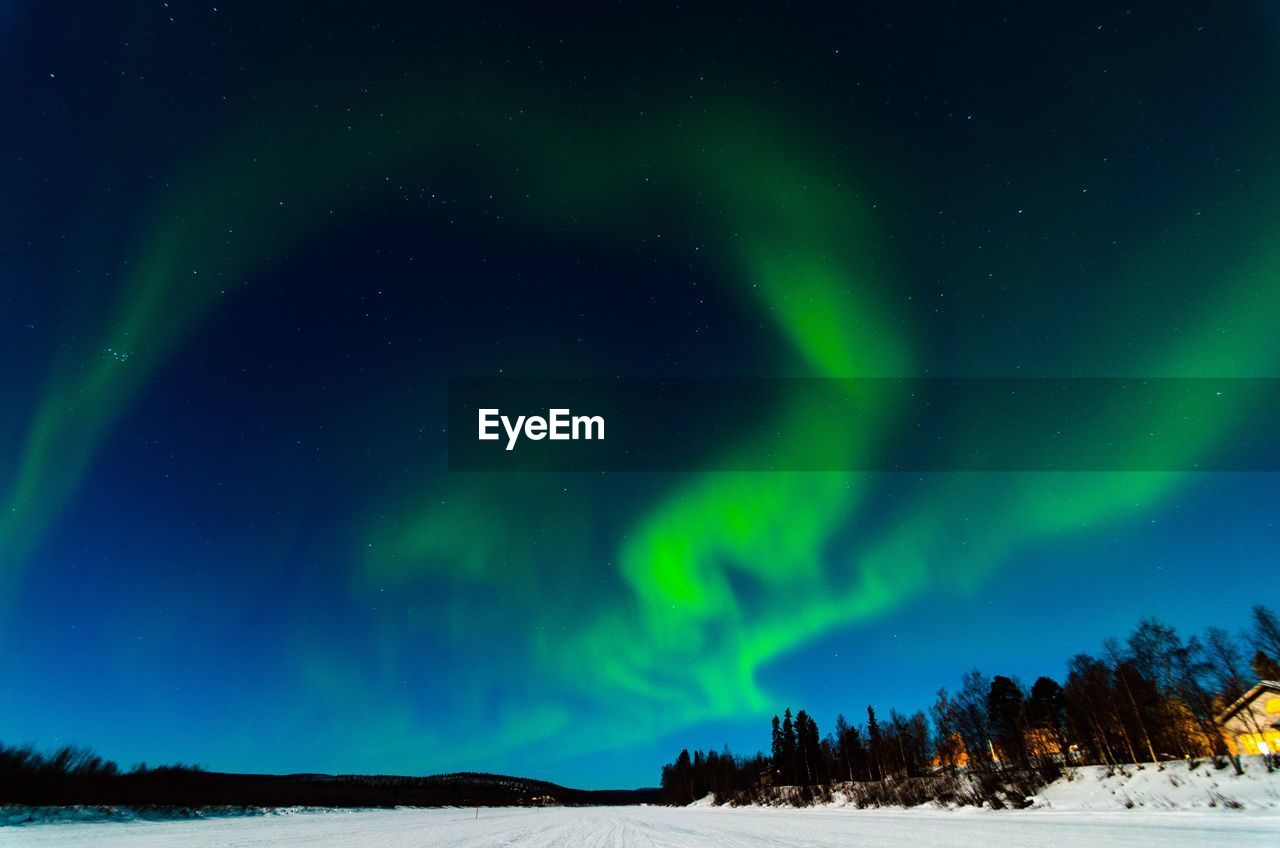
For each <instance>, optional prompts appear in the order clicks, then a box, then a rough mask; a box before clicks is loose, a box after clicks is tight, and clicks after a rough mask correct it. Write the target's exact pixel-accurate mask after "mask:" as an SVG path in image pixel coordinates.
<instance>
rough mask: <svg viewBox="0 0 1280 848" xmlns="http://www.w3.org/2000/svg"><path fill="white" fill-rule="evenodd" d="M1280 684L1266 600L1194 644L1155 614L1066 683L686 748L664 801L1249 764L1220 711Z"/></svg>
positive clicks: (935, 794) (668, 769)
mask: <svg viewBox="0 0 1280 848" xmlns="http://www.w3.org/2000/svg"><path fill="white" fill-rule="evenodd" d="M1277 679H1280V620H1278V619H1277V617H1276V615H1275V613H1274V612H1273V611H1272V610H1270V609H1268V608H1266V607H1263V606H1255V607H1254V608H1253V610H1252V615H1251V620H1250V626H1249V628H1248V629H1247V630H1246V631H1245V632H1242V633H1239V634H1232V633H1230V632H1228V631H1227V630H1225V629H1223V628H1220V627H1210V628H1208V629H1207V630H1205V631H1204V633H1203V634H1200V635H1193V636H1191V637H1189V638H1187V639H1183V638H1182V637H1181V636H1180V635H1179V634H1178V632H1177V631H1176V630H1175V629H1174V628H1172V627H1170V626H1169V625H1167V624H1165V623H1163V622H1161V621H1159V620H1157V619H1154V618H1146V619H1143V620H1142V621H1140V622H1139V623H1138V625H1137V627H1135V628H1134V630H1133V632H1132V633H1130V634H1129V635H1128V637H1127V638H1125V639H1123V640H1120V639H1114V638H1112V639H1107V640H1106V641H1104V642H1103V644H1102V649H1101V651H1100V652H1099V653H1097V654H1088V653H1081V654H1077V655H1076V656H1074V657H1072V658H1071V659H1070V660H1069V661H1068V663H1067V673H1066V678H1065V680H1063V681H1061V682H1059V681H1058V680H1055V679H1053V678H1052V677H1048V676H1042V677H1038V678H1036V679H1035V680H1034V681H1033V682H1032V684H1031V685H1030V686H1029V687H1028V686H1026V685H1025V684H1024V683H1023V682H1021V681H1020V680H1018V679H1017V678H1014V677H1009V676H1004V675H999V674H997V675H994V676H988V675H986V674H984V673H982V672H981V671H978V670H977V669H974V670H972V671H969V672H967V673H965V674H964V675H963V676H962V677H961V679H960V685H959V687H958V688H957V689H955V691H949V690H948V689H946V688H945V687H944V688H941V689H939V690H938V691H937V695H936V699H935V700H934V702H933V704H932V705H931V706H929V708H928V711H927V713H926V711H924V710H917V711H915V712H911V713H906V712H900V711H898V710H897V709H894V708H889V709H887V710H878V709H877V708H876V707H874V706H867V707H866V708H865V711H862V710H860V711H859V712H858V714H857V718H856V719H855V720H853V721H851V720H850V719H849V718H847V717H846V716H845V715H844V714H841V715H838V716H837V717H836V718H835V722H834V724H833V726H832V727H831V729H830V731H829V732H827V733H826V734H825V735H824V734H822V732H821V731H820V730H819V728H818V724H817V722H816V721H815V719H814V718H813V716H812V715H810V714H809V713H807V712H806V711H804V710H797V711H796V712H795V713H794V714H793V713H792V711H791V710H790V709H789V708H788V709H786V710H785V711H784V712H783V713H782V715H781V716H777V715H775V716H774V717H773V719H772V723H771V727H770V736H769V739H770V744H769V750H768V752H767V753H765V752H763V751H762V752H759V753H756V754H753V755H750V756H739V755H735V754H734V753H733V752H732V751H730V750H729V749H728V748H727V747H724V748H722V749H720V750H718V751H717V750H715V749H712V750H707V751H703V750H694V751H693V752H692V753H690V752H689V750H688V749H685V750H682V751H681V752H680V753H679V755H678V756H677V757H676V759H675V761H674V762H672V763H669V764H667V765H665V766H663V768H662V790H663V799H664V801H665V802H666V803H669V804H687V803H690V802H691V801H694V800H697V799H700V798H703V797H706V796H708V795H710V796H714V799H715V801H716V802H718V803H750V802H754V801H759V800H762V799H765V798H774V799H777V798H779V797H781V798H784V799H786V800H787V801H789V802H792V803H801V804H803V803H812V802H814V801H820V800H823V799H824V798H829V797H830V796H831V791H832V788H833V787H834V786H835V785H837V784H845V785H847V786H848V787H849V788H850V789H852V790H855V791H854V793H853V794H854V797H855V798H857V799H860V800H865V801H866V803H867V804H868V805H877V804H882V803H894V804H899V803H901V804H907V805H910V804H913V803H922V802H924V801H929V800H939V801H949V802H956V803H983V802H995V803H998V804H1005V803H1009V802H1010V799H1012V800H1013V803H1015V804H1016V802H1017V799H1018V798H1020V797H1025V796H1026V795H1028V794H1032V793H1033V792H1034V791H1035V790H1036V789H1037V788H1038V787H1039V786H1042V785H1044V784H1045V783H1047V782H1049V781H1051V780H1053V779H1054V778H1056V777H1057V776H1058V775H1059V774H1060V773H1061V771H1062V769H1063V768H1067V767H1071V766H1078V765H1105V766H1109V767H1112V768H1116V767H1120V766H1122V765H1124V764H1134V765H1136V766H1141V765H1142V764H1155V766H1156V767H1160V765H1161V764H1162V763H1164V762H1167V761H1170V760H1190V761H1197V760H1200V759H1205V758H1210V759H1212V760H1213V761H1214V762H1215V763H1216V764H1218V765H1220V766H1221V767H1223V768H1226V767H1229V766H1230V767H1234V768H1235V769H1236V770H1237V771H1238V770H1239V769H1240V761H1239V758H1238V757H1236V756H1234V755H1233V753H1232V752H1231V751H1230V750H1229V747H1228V745H1227V742H1226V739H1225V738H1224V736H1223V734H1222V733H1221V732H1220V730H1219V728H1218V725H1217V722H1216V717H1217V716H1218V714H1219V713H1220V712H1221V710H1222V709H1223V708H1224V707H1226V706H1227V705H1229V704H1231V703H1232V702H1233V701H1235V700H1236V699H1237V698H1238V697H1240V695H1242V694H1243V693H1244V692H1245V691H1246V690H1247V689H1248V688H1249V687H1250V686H1251V685H1253V684H1254V683H1256V682H1257V681H1258V680H1277ZM864 716H865V720H864V718H863V717H864ZM1265 765H1266V767H1267V768H1268V769H1270V768H1272V767H1273V763H1272V762H1271V761H1270V760H1269V759H1268V760H1267V761H1266V763H1265ZM961 774H963V775H965V777H966V779H965V780H963V781H958V780H956V779H955V778H956V777H957V776H958V775H961ZM776 787H791V788H792V789H791V790H790V791H788V792H785V793H779V791H778V790H777V789H776Z"/></svg>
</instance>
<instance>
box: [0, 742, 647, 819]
mask: <svg viewBox="0 0 1280 848" xmlns="http://www.w3.org/2000/svg"><path fill="white" fill-rule="evenodd" d="M660 802H661V792H660V790H658V789H600V790H591V789H572V788H569V787H566V786H560V785H558V784H555V783H550V782H548V781H545V780H530V779H528V778H522V777H510V776H507V775H501V774H484V773H480V772H457V773H454V774H438V775H430V776H426V777H409V776H403V775H359V774H341V775H329V774H283V775H273V774H229V773H223V772H210V771H203V770H200V769H198V768H192V767H187V766H164V767H160V768H153V769H145V768H144V769H137V770H134V771H129V772H121V771H119V770H118V769H117V768H116V767H115V765H114V764H113V763H108V762H104V761H102V760H100V759H98V758H97V757H94V756H93V755H92V754H90V753H89V752H87V751H84V750H83V749H64V751H59V752H56V753H55V754H53V755H50V756H48V757H46V756H42V755H40V754H37V753H35V752H33V751H31V750H30V749H17V748H4V747H3V746H0V804H23V805H30V806H52V805H58V806H63V805H77V804H85V805H104V806H131V807H153V806H158V807H295V806H305V807H397V806H407V807H451V806H466V807H472V806H526V805H528V806H532V805H540V804H564V805H622V804H645V803H652V804H656V803H660Z"/></svg>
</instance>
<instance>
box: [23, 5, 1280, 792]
mask: <svg viewBox="0 0 1280 848" xmlns="http://www.w3.org/2000/svg"><path fill="white" fill-rule="evenodd" d="M266 5H270V6H272V7H274V8H264V4H241V3H234V2H228V3H227V4H226V5H225V6H224V5H222V4H221V3H219V4H218V5H217V6H216V7H215V6H211V5H209V4H208V3H203V4H188V3H180V2H171V3H167V4H166V3H161V2H146V3H138V4H127V3H126V4H108V3H100V4H99V3H24V2H14V3H8V4H5V5H0V47H2V49H0V72H2V73H3V80H4V84H3V86H0V115H3V118H4V122H3V132H0V185H3V187H4V201H3V203H0V215H2V216H3V220H2V221H0V362H3V363H4V367H3V368H2V369H0V399H2V400H3V403H2V404H0V657H2V662H3V679H4V681H5V684H4V685H0V738H2V739H4V741H5V742H8V743H20V742H33V743H36V744H38V745H41V746H51V745H55V744H63V743H69V742H72V743H80V744H88V745H91V746H93V747H94V748H95V749H96V750H97V751H98V752H99V753H101V754H103V755H105V756H108V757H112V758H115V759H118V760H120V761H121V762H122V763H124V764H126V765H127V764H131V763H134V762H138V761H147V762H151V763H158V762H166V761H184V762H198V763H201V764H203V765H205V766H206V767H208V768H213V769H220V770H243V771H289V772H300V771H327V772H398V773H431V772H443V771H451V770H459V769H469V770H486V771H499V772H505V773H512V774H523V775H528V776H534V777H542V778H547V779H552V780H556V781H559V782H562V783H567V784H575V785H582V786H588V787H591V786H635V785H653V784H655V783H656V782H657V779H658V768H659V765H660V764H661V763H662V762H665V761H667V760H669V759H670V758H671V757H672V756H674V754H675V753H677V752H678V751H679V749H680V748H681V747H685V746H690V747H692V746H694V745H697V746H700V747H707V746H711V747H716V748H718V747H719V746H720V745H721V744H722V743H724V742H728V743H729V744H730V745H732V746H733V747H734V748H735V749H740V750H743V751H754V750H756V749H757V748H758V747H761V746H764V745H767V738H766V733H767V718H768V716H769V715H772V714H773V713H774V712H778V711H780V710H781V709H782V708H783V707H785V706H787V705H790V706H792V707H793V708H797V707H799V708H804V709H806V710H809V711H810V712H811V713H812V714H813V715H814V716H815V718H816V719H817V720H818V722H819V725H820V727H821V728H822V729H823V730H824V731H825V730H827V729H829V727H830V725H831V723H832V722H833V720H834V718H835V715H836V713H837V712H839V711H844V712H846V713H847V714H848V715H849V716H850V717H854V716H859V717H861V715H862V714H863V713H862V711H863V710H864V709H865V707H866V705H867V704H869V703H870V704H875V705H877V706H878V707H881V708H884V709H887V708H888V707H889V706H896V707H898V708H899V709H900V710H902V709H906V710H914V709H918V708H922V707H924V706H925V705H926V704H927V703H928V702H930V701H931V700H932V698H933V694H934V692H935V691H936V690H937V688H938V687H939V686H943V685H946V686H949V687H954V686H955V685H956V684H957V683H958V680H959V677H960V675H961V674H962V673H963V672H964V671H966V670H968V669H969V668H972V667H973V666H975V665H976V666H979V667H980V668H982V669H983V670H984V671H986V672H988V673H991V674H997V673H999V674H1009V675H1017V676H1020V677H1022V678H1023V679H1024V680H1026V681H1027V682H1030V681H1031V680H1033V679H1034V678H1035V676H1037V675H1039V674H1051V675H1055V676H1059V677H1061V675H1062V674H1063V672H1064V669H1065V663H1066V660H1067V659H1068V658H1069V657H1070V656H1071V655H1072V654H1074V653H1077V652H1079V651H1083V650H1096V649H1097V648H1098V645H1099V643H1100V641H1101V640H1102V639H1103V638H1104V637H1107V636H1112V635H1123V634H1124V633H1125V632H1127V630H1128V629H1129V628H1131V627H1132V626H1133V625H1134V624H1135V623H1136V621H1137V619H1138V618H1139V617H1140V616H1142V615H1148V614H1155V615H1158V616H1160V617H1162V618H1164V619H1166V620H1167V621H1169V622H1170V623H1172V624H1174V625H1175V626H1177V627H1178V628H1179V629H1180V630H1182V631H1183V632H1190V631H1195V630H1199V629H1201V628H1203V627H1204V626H1206V625H1211V624H1216V625H1221V626H1225V627H1228V628H1230V629H1234V628H1235V627H1236V626H1238V625H1240V624H1241V623H1243V622H1242V620H1243V618H1244V616H1245V615H1246V614H1247V612H1248V609H1249V607H1250V606H1251V605H1252V604H1254V603H1259V602H1262V603H1269V604H1271V605H1273V606H1274V605H1277V604H1280V599H1277V598H1276V597H1275V596H1274V594H1271V595H1270V596H1268V594H1267V593H1268V592H1270V593H1274V591H1275V589H1274V584H1272V585H1259V584H1257V583H1256V582H1254V581H1253V580H1251V579H1248V575H1257V574H1259V573H1263V572H1265V571H1266V570H1267V569H1272V570H1274V568H1275V564H1276V562H1277V561H1280V531H1278V529H1277V523H1276V522H1277V506H1280V475H1278V474H1276V473H1206V472H1193V471H1186V472H1173V473H1132V472H1129V473H1122V472H1113V473H1057V474H1055V473H1030V472H1023V473H1007V474H994V473H993V474H965V473H915V474H893V473H853V472H830V473H818V474H801V473H725V472H715V471H710V470H694V471H689V472H684V473H662V474H656V473H654V474H646V473H587V472H584V473H520V474H515V473H512V474H502V473H498V474H492V473H491V474H484V473H462V472H449V471H447V470H446V461H445V457H446V433H445V427H444V423H445V418H446V385H447V384H446V381H447V379H448V378H450V377H498V376H509V377H518V376H539V377H546V376H592V377H610V376H617V375H622V376H632V377H693V376H819V377H856V376H894V377H896V376H945V377H1278V376H1280V157H1278V155H1277V151H1280V109H1278V108H1277V102H1278V101H1277V91H1280V14H1278V13H1276V11H1275V7H1274V5H1273V4H1270V3H1265V2H1256V3H1251V2H1240V3H1216V4H1215V3H1180V2H1167V0H1165V1H1164V2H1150V3H1144V2H1138V3H1132V4H1128V5H1124V4H1116V3H1111V2H1100V3H1088V2H1085V3H1068V4H1053V5H1049V4H1020V3H1007V4H920V5H913V4H902V3H892V2H885V3H860V4H849V5H852V6H856V7H857V8H856V9H850V8H848V7H847V6H846V5H845V4H839V5H836V6H833V7H831V8H830V9H827V10H825V11H823V10H820V9H818V8H816V7H794V8H785V9H784V8H778V9H776V10H775V11H773V12H767V13H766V12H751V11H747V10H746V9H745V8H742V9H732V8H730V7H723V8H720V9H718V10H712V9H709V8H702V9H698V8H693V7H685V6H659V5H656V4H649V3H633V4H610V5H608V6H607V7H605V8H603V9H601V10H595V11H591V10H587V9H585V8H584V9H579V10H577V11H572V10H570V11H564V12H558V13H556V14H551V13H530V12H529V11H527V10H521V9H519V8H518V7H515V6H511V7H506V6H500V5H490V4H456V5H452V4H451V5H447V6H442V7H438V8H421V9H419V10H417V11H406V10H404V9H402V8H398V7H400V6H403V5H408V4H385V6H384V4H381V3H378V2H361V3H347V4H342V5H332V6H330V5H328V4H324V3H319V4H317V3H306V4H297V5H296V6H295V7H294V8H282V7H283V6H285V5H287V4H266ZM792 413H795V414H792ZM1088 413H1089V415H1090V416H1091V417H1090V418H1089V421H1090V425H1089V426H1090V427H1091V428H1092V429H1091V432H1096V434H1097V438H1099V439H1108V438H1112V437H1113V436H1114V428H1113V423H1114V422H1113V421H1112V420H1111V419H1110V417H1109V416H1110V415H1111V414H1112V411H1110V410H1107V409H1098V410H1091V411H1088ZM762 414H764V415H769V416H772V417H774V418H776V420H777V421H778V422H779V424H778V432H779V434H780V435H779V439H780V440H783V441H784V442H785V440H787V439H793V440H802V439H814V438H828V437H831V434H829V433H825V432H824V431H823V429H822V428H821V427H817V426H815V425H813V422H811V421H809V420H807V419H806V418H805V417H804V416H803V415H801V414H799V412H798V411H794V410H787V409H770V410H764V411H762ZM895 426H900V422H895V421H894V420H893V419H892V416H890V415H886V416H885V417H884V419H883V420H879V421H875V422H872V425H870V426H869V428H868V430H867V432H862V433H857V434H845V435H844V436H842V437H847V438H850V439H851V440H852V442H854V443H857V444H874V443H875V442H876V440H878V439H881V438H884V437H885V436H886V435H887V434H891V433H892V432H893V430H894V428H895ZM1231 438H1232V433H1231V432H1226V431H1221V430H1220V429H1214V428H1207V429H1206V430H1205V431H1204V432H1201V433H1198V434H1197V437H1196V439H1194V440H1191V441H1190V442H1188V441H1187V440H1183V441H1180V442H1178V443H1177V445H1164V446H1162V445H1155V446H1154V447H1153V446H1152V445H1149V444H1143V445H1137V444H1135V445H1134V450H1135V451H1139V450H1143V451H1145V450H1156V451H1161V450H1167V451H1177V454H1176V455H1175V456H1174V459H1175V460H1176V461H1177V462H1178V463H1185V467H1187V468H1191V467H1193V466H1194V465H1195V463H1196V461H1197V458H1198V456H1199V451H1201V450H1204V451H1208V450H1211V449H1213V448H1214V447H1215V446H1220V445H1222V444H1229V442H1230V440H1231ZM737 449H742V450H746V449H747V448H745V447H742V448H739V447H736V446H735V445H733V444H727V445H726V446H725V450H726V451H729V452H732V451H734V450H737ZM712 466H713V462H712V461H711V460H710V459H709V460H708V468H711V467H712Z"/></svg>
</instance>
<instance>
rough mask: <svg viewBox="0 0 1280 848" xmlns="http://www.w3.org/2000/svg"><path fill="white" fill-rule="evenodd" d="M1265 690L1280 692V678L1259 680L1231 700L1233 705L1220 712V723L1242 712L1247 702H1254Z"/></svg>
mask: <svg viewBox="0 0 1280 848" xmlns="http://www.w3.org/2000/svg"><path fill="white" fill-rule="evenodd" d="M1263 692H1275V693H1277V694H1280V680H1259V681H1258V682H1257V683H1255V684H1254V685H1253V686H1251V687H1249V691H1248V692H1245V693H1244V694H1243V695H1241V696H1240V697H1239V698H1236V699H1235V700H1234V701H1232V702H1231V706H1229V707H1227V708H1226V709H1225V710H1223V711H1222V712H1220V713H1218V723H1219V724H1221V723H1222V722H1224V721H1226V720H1227V719H1229V718H1231V717H1232V716H1233V715H1235V714H1236V713H1238V712H1240V710H1242V709H1243V708H1244V707H1245V705H1246V704H1249V703H1252V701H1253V699H1254V698H1256V697H1258V696H1259V695H1261V694H1262V693H1263Z"/></svg>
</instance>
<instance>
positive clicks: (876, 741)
mask: <svg viewBox="0 0 1280 848" xmlns="http://www.w3.org/2000/svg"><path fill="white" fill-rule="evenodd" d="M867 746H868V748H870V754H871V756H870V762H871V767H872V770H873V772H874V774H875V776H874V777H873V778H872V779H873V780H884V778H885V774H884V755H883V751H882V749H883V747H884V740H883V738H882V736H881V733H880V723H879V722H878V721H876V711H875V707H872V706H870V705H868V706H867Z"/></svg>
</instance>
